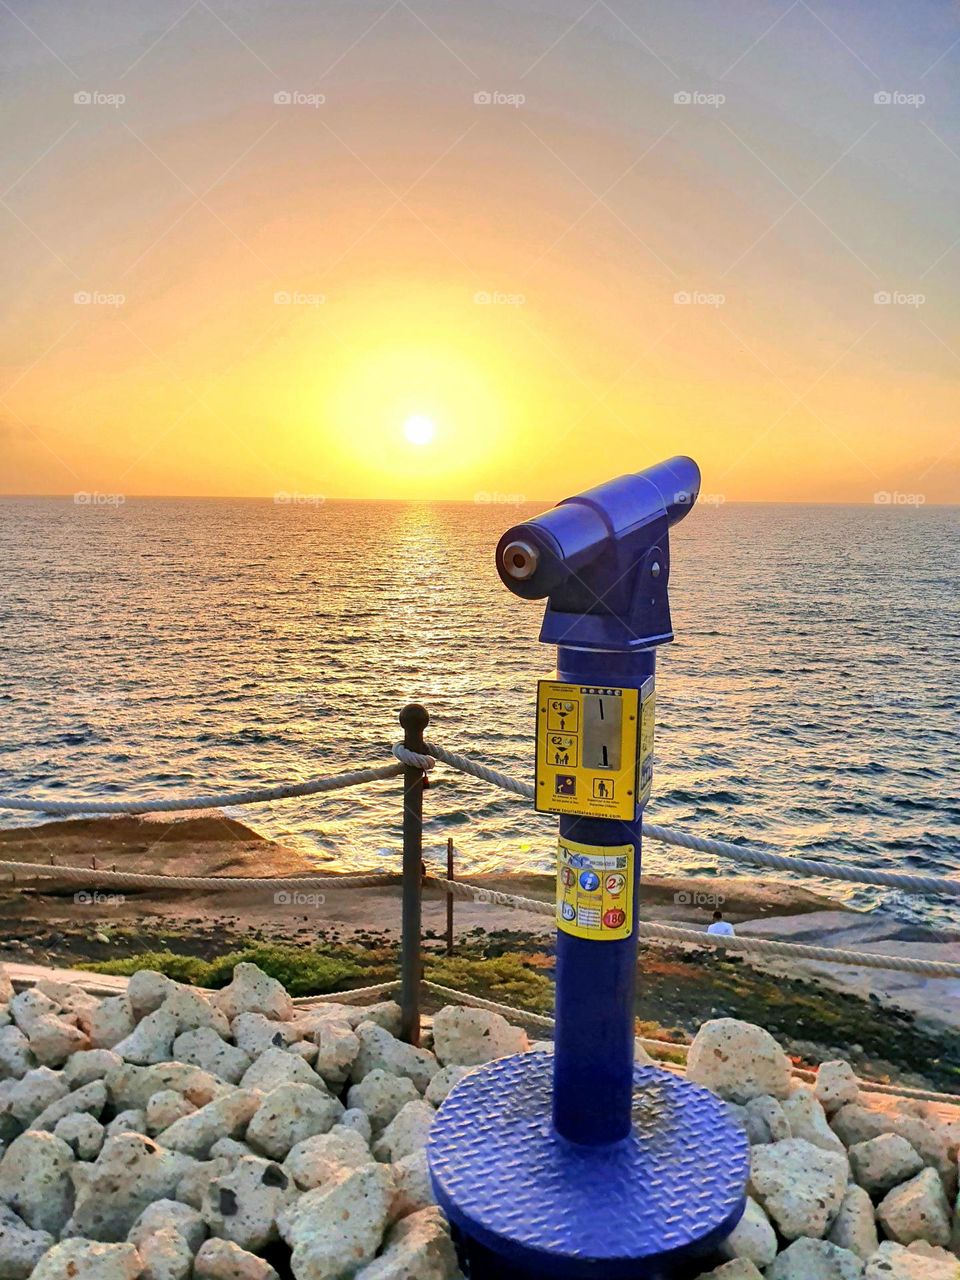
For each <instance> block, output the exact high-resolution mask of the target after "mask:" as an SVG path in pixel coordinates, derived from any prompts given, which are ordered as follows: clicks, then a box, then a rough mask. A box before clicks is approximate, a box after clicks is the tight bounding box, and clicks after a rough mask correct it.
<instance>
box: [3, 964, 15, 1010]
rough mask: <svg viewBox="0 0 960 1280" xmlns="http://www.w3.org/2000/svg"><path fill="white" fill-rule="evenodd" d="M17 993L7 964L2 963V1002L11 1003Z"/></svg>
mask: <svg viewBox="0 0 960 1280" xmlns="http://www.w3.org/2000/svg"><path fill="white" fill-rule="evenodd" d="M15 994H16V993H15V992H14V989H13V983H12V982H11V980H10V975H9V973H7V970H6V968H5V966H4V965H2V964H0V1004H9V1003H10V1001H11V1000H12V999H13V997H14V995H15Z"/></svg>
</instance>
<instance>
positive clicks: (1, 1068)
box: [0, 1026, 37, 1080]
mask: <svg viewBox="0 0 960 1280" xmlns="http://www.w3.org/2000/svg"><path fill="white" fill-rule="evenodd" d="M36 1065H37V1060H36V1058H35V1057H34V1056H33V1054H32V1053H31V1052H30V1042H29V1040H28V1039H27V1037H26V1036H25V1035H24V1034H23V1032H22V1031H21V1030H20V1028H19V1027H13V1026H8V1027H0V1080H19V1079H21V1078H22V1077H23V1076H25V1075H26V1074H27V1072H28V1071H29V1070H30V1069H31V1068H32V1067H35V1066H36Z"/></svg>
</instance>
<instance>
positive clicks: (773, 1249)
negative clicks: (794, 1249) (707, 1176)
mask: <svg viewBox="0 0 960 1280" xmlns="http://www.w3.org/2000/svg"><path fill="white" fill-rule="evenodd" d="M722 1248H723V1252H724V1253H725V1254H726V1255H727V1257H729V1258H731V1259H733V1258H747V1259H749V1261H750V1262H753V1263H755V1265H756V1266H758V1267H767V1266H769V1265H770V1263H771V1262H772V1261H773V1260H774V1258H775V1257H776V1256H777V1233H776V1232H775V1231H774V1229H773V1226H772V1224H771V1222H770V1219H769V1218H768V1217H767V1215H766V1213H765V1212H764V1211H763V1209H762V1207H761V1206H760V1205H759V1204H758V1203H757V1202H756V1200H754V1199H753V1197H752V1196H747V1207H746V1209H745V1210H744V1213H743V1217H742V1218H741V1219H740V1221H739V1222H738V1223H737V1225H736V1226H735V1227H734V1229H733V1231H731V1233H730V1234H729V1235H728V1236H727V1238H726V1240H725V1241H724V1242H723V1246H722Z"/></svg>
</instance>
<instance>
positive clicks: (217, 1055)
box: [117, 1009, 250, 1084]
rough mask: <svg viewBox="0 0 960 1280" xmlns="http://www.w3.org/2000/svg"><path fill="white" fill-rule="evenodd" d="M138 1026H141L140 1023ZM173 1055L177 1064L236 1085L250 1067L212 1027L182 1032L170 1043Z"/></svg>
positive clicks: (246, 1057) (245, 1059) (155, 1015)
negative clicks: (193, 1067)
mask: <svg viewBox="0 0 960 1280" xmlns="http://www.w3.org/2000/svg"><path fill="white" fill-rule="evenodd" d="M163 1012H164V1011H163V1010H162V1009H160V1010H158V1011H157V1013H153V1014H150V1017H151V1018H156V1017H158V1016H160V1015H161V1014H162V1013H163ZM166 1016H168V1017H169V1016H170V1015H169V1014H168V1015H166ZM145 1021H146V1020H145ZM140 1025H141V1026H143V1023H141V1024H140ZM117 1052H119V1048H118V1050H117ZM168 1056H169V1055H168ZM173 1056H174V1058H175V1059H176V1061H177V1062H186V1063H189V1064H190V1065H191V1066H195V1067H199V1068H200V1069H201V1070H202V1071H208V1072H210V1074H211V1075H214V1076H219V1077H220V1079H221V1080H226V1081H227V1083H228V1084H239V1083H240V1081H241V1079H242V1078H243V1073H244V1072H245V1071H246V1070H247V1068H248V1067H249V1066H250V1058H249V1057H248V1055H247V1054H245V1053H244V1052H243V1050H242V1049H238V1048H237V1047H236V1046H235V1045H232V1044H228V1043H227V1041H226V1040H224V1039H223V1038H222V1037H221V1036H219V1035H217V1033H216V1031H214V1029H213V1028H212V1027H196V1028H195V1029H194V1030H193V1031H184V1032H183V1034H182V1035H179V1036H177V1037H176V1039H175V1040H174V1041H173Z"/></svg>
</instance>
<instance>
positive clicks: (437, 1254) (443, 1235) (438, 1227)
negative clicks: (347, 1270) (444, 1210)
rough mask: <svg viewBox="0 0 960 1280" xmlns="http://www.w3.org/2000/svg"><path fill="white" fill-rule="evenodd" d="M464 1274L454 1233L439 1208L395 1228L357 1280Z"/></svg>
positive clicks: (446, 1279)
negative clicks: (453, 1236) (378, 1253)
mask: <svg viewBox="0 0 960 1280" xmlns="http://www.w3.org/2000/svg"><path fill="white" fill-rule="evenodd" d="M459 1275H460V1271H459V1268H458V1266H457V1256H456V1253H455V1252H454V1248H453V1244H452V1242H451V1240H450V1234H449V1232H448V1231H447V1228H446V1225H445V1223H444V1221H443V1218H442V1217H441V1214H440V1210H439V1209H436V1208H433V1207H431V1208H427V1209H420V1210H419V1211H418V1212H417V1213H413V1214H410V1215H409V1217H405V1218H404V1219H403V1220H402V1221H401V1222H398V1223H397V1224H396V1225H395V1226H393V1227H391V1228H390V1230H389V1232H388V1233H387V1238H386V1242H385V1245H384V1249H383V1252H382V1253H381V1254H380V1256H379V1257H378V1258H376V1259H375V1260H374V1261H373V1262H370V1263H368V1264H367V1266H365V1267H362V1268H361V1269H360V1270H359V1271H358V1272H357V1273H356V1280H454V1278H455V1277H457V1276H459Z"/></svg>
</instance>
